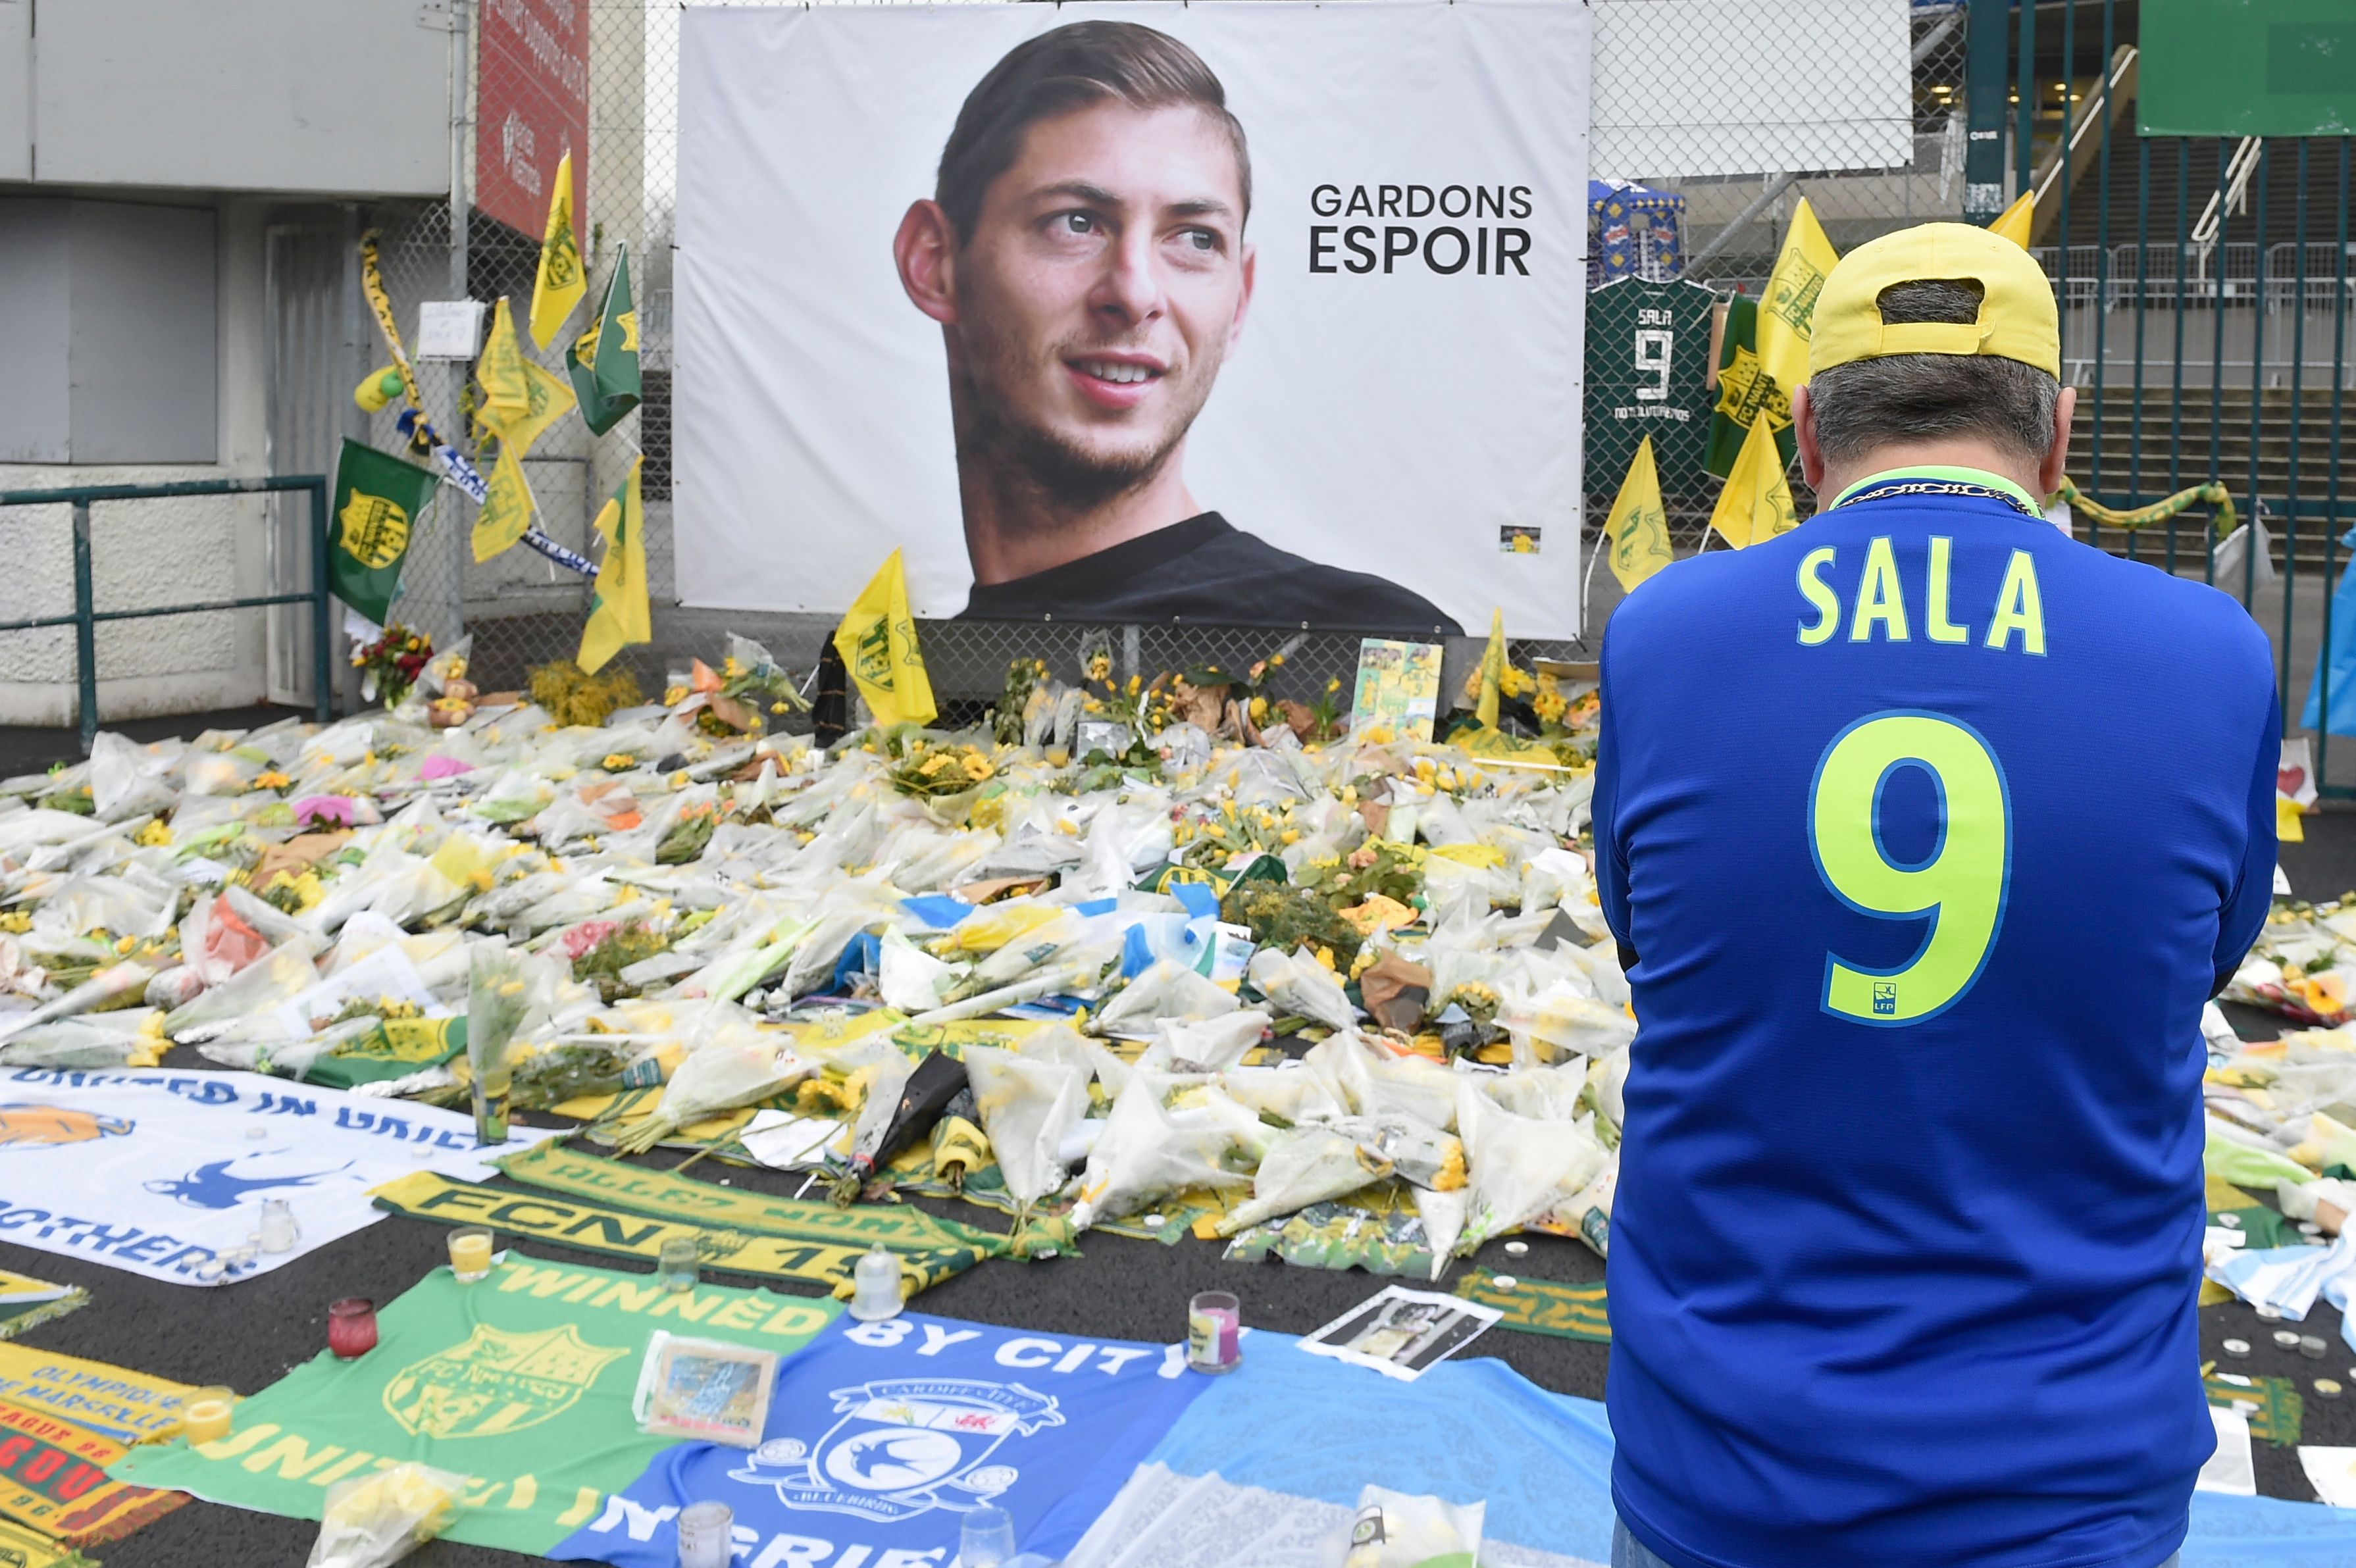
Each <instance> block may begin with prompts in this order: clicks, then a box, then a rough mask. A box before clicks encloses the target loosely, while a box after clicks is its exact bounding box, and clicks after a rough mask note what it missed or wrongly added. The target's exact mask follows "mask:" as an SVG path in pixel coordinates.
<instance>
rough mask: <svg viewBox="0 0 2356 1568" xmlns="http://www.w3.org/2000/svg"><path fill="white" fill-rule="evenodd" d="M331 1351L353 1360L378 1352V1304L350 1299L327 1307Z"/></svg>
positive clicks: (346, 1298) (328, 1347) (328, 1337)
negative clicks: (374, 1350) (372, 1351)
mask: <svg viewBox="0 0 2356 1568" xmlns="http://www.w3.org/2000/svg"><path fill="white" fill-rule="evenodd" d="M327 1349H330V1350H333V1351H334V1352H335V1353H336V1354H337V1356H338V1357H340V1358H341V1359H342V1360H347V1361H348V1360H355V1359H357V1358H359V1357H361V1356H365V1355H367V1354H368V1353H369V1351H370V1350H373V1349H376V1303H375V1302H373V1301H370V1300H369V1299H368V1297H366V1296H346V1297H344V1299H343V1300H341V1301H338V1302H336V1303H334V1304H333V1305H331V1306H329V1307H328V1308H327Z"/></svg>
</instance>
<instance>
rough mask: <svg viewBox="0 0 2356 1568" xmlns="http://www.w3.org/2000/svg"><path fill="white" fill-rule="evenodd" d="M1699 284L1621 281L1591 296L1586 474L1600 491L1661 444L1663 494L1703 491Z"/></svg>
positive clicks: (1706, 300)
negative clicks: (1641, 448)
mask: <svg viewBox="0 0 2356 1568" xmlns="http://www.w3.org/2000/svg"><path fill="white" fill-rule="evenodd" d="M1714 297H1715V296H1713V295H1712V294H1711V293H1710V292H1709V291H1708V289H1706V288H1704V287H1702V286H1701V285H1700V284H1699V283H1683V282H1679V283H1646V282H1644V280H1643V279H1641V278H1622V279H1621V280H1620V281H1619V282H1618V283H1606V284H1604V285H1603V286H1602V287H1601V288H1600V289H1597V290H1596V291H1595V292H1594V293H1590V294H1589V295H1588V296H1587V431H1586V453H1587V455H1586V468H1587V474H1588V477H1589V480H1590V488H1592V487H1593V486H1594V485H1595V484H1596V483H1597V482H1599V481H1600V482H1601V484H1604V485H1609V484H1612V483H1613V482H1614V480H1615V479H1616V477H1617V476H1618V475H1622V474H1625V473H1626V472H1627V471H1628V464H1629V462H1630V460H1631V459H1633V457H1634V456H1635V455H1636V443H1638V442H1640V441H1642V440H1644V437H1646V436H1648V435H1649V436H1651V437H1652V438H1653V456H1654V459H1655V466H1656V468H1657V470H1658V472H1659V474H1660V476H1661V488H1662V489H1663V490H1665V491H1669V492H1671V493H1676V492H1678V491H1689V490H1698V489H1701V488H1703V486H1702V485H1701V482H1700V481H1701V473H1702V454H1703V450H1704V448H1705V446H1706V444H1707V443H1708V439H1709V412H1710V398H1711V394H1710V391H1709V389H1708V385H1707V383H1708V379H1709V312H1710V306H1711V304H1712V303H1713V301H1714Z"/></svg>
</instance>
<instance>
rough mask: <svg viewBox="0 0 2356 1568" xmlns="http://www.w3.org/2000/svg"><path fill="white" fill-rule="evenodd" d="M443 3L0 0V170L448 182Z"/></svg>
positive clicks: (46, 174) (311, 186)
mask: <svg viewBox="0 0 2356 1568" xmlns="http://www.w3.org/2000/svg"><path fill="white" fill-rule="evenodd" d="M448 27H449V16H448V5H447V0H65V3H62V4H60V3H59V0H48V4H44V5H41V6H40V7H39V30H38V32H37V34H36V33H35V32H34V6H33V5H31V4H30V3H28V0H0V179H26V180H37V181H40V182H42V183H44V184H65V183H71V184H80V185H117V186H126V185H127V186H146V187H176V188H181V189H194V190H207V191H211V190H252V191H276V192H284V193H295V192H302V193H311V194H318V195H344V196H396V195H427V194H431V193H433V192H434V191H437V190H438V191H446V190H448V189H449V185H450V134H449V123H450V112H449V111H450V100H449V65H450V35H449V30H448Z"/></svg>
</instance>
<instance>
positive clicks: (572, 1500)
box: [0, 1194, 1199, 1568]
mask: <svg viewBox="0 0 2356 1568" xmlns="http://www.w3.org/2000/svg"><path fill="white" fill-rule="evenodd" d="M508 1196H515V1195H514V1194H509V1195H508ZM648 1224H650V1225H655V1226H657V1227H658V1228H659V1225H660V1222H659V1221H648ZM840 1314H841V1307H840V1306H838V1305H837V1304H836V1303H834V1302H832V1301H827V1300H822V1299H821V1300H809V1299H805V1298H802V1297H799V1296H776V1295H772V1294H771V1293H770V1292H768V1291H766V1290H743V1289H738V1288H736V1287H734V1286H731V1285H712V1284H709V1283H706V1282H701V1281H699V1282H698V1283H697V1284H696V1285H695V1286H694V1287H693V1288H692V1289H691V1290H688V1291H683V1292H677V1293H674V1292H669V1291H666V1290H664V1289H663V1288H662V1285H661V1284H660V1282H659V1281H658V1280H656V1279H654V1278H652V1277H651V1276H649V1275H644V1274H616V1273H609V1272H608V1271H606V1270H605V1269H598V1268H584V1267H578V1266H573V1265H565V1264H543V1263H541V1262H540V1261H539V1260H538V1259H525V1258H522V1257H520V1256H519V1255H517V1254H516V1253H509V1254H508V1261H507V1263H506V1264H504V1265H502V1266H500V1267H498V1268H496V1269H494V1270H493V1271H492V1272H491V1275H490V1277H489V1278H487V1279H485V1280H482V1281H480V1282H479V1283H477V1284H474V1285H461V1284H459V1283H458V1282H457V1281H456V1280H455V1279H453V1278H452V1277H451V1276H450V1271H449V1270H447V1269H444V1268H437V1269H435V1270H434V1271H433V1272H432V1273H430V1274H428V1275H426V1276H425V1277H424V1278H423V1279H422V1280H420V1281H418V1283H417V1284H416V1285H412V1286H411V1287H410V1288H409V1289H408V1290H406V1291H404V1292H402V1295H401V1297H400V1299H398V1300H396V1301H393V1302H392V1303H391V1304H390V1305H388V1306H386V1307H384V1308H383V1309H382V1310H381V1311H380V1313H379V1314H378V1315H377V1334H378V1342H377V1347H376V1349H373V1350H370V1351H369V1353H368V1354H367V1355H365V1356H362V1357H360V1358H359V1359H358V1360H350V1361H344V1360H337V1359H336V1358H335V1357H334V1356H333V1355H331V1354H329V1353H328V1352H327V1351H326V1350H322V1351H320V1352H319V1353H318V1354H317V1355H316V1356H314V1357H312V1358H311V1360H308V1361H306V1362H305V1363H304V1364H303V1365H301V1366H299V1367H296V1368H295V1370H294V1371H292V1372H290V1373H289V1374H288V1375H287V1376H285V1377H284V1378H282V1379H280V1380H279V1381H277V1382H275V1383H273V1384H272V1385H271V1386H270V1387H269V1388H267V1389H264V1390H262V1392H259V1393H256V1394H254V1395H252V1397H250V1398H248V1399H245V1400H243V1401H241V1403H239V1405H238V1407H237V1424H236V1426H235V1427H234V1428H232V1429H231V1431H230V1435H228V1436H226V1437H223V1438H221V1439H220V1440H219V1441H217V1442H212V1443H201V1444H196V1445H189V1444H187V1443H145V1444H141V1445H139V1446H137V1447H135V1448H133V1449H132V1450H131V1451H130V1452H129V1453H128V1454H125V1455H124V1456H123V1457H122V1458H120V1459H117V1460H116V1461H114V1465H113V1467H112V1468H115V1469H118V1470H119V1471H120V1472H121V1476H122V1478H126V1479H127V1478H128V1477H131V1476H133V1475H134V1474H135V1475H136V1476H137V1477H139V1478H138V1480H137V1482H136V1484H137V1485H139V1486H144V1487H155V1488H173V1489H177V1490H180V1491H187V1492H192V1493H194V1494H195V1495H196V1496H198V1497H200V1498H203V1499H207V1500H208V1501H211V1502H218V1503H227V1504H229V1505H230V1506H232V1507H235V1508H242V1509H255V1510H257V1511H259V1512H263V1513H274V1514H281V1515H284V1516H285V1517H287V1518H290V1519H316V1518H318V1517H319V1514H320V1511H321V1510H322V1509H324V1508H325V1507H326V1506H327V1497H328V1488H331V1487H333V1486H334V1485H335V1484H336V1483H337V1481H340V1480H343V1479H345V1478H347V1477H364V1476H370V1475H374V1474H375V1473H376V1471H377V1467H379V1466H380V1464H382V1463H384V1462H386V1461H388V1460H394V1459H414V1460H417V1461H419V1462H420V1463H422V1464H426V1465H433V1466H435V1467H440V1468H442V1469H446V1470H455V1471H458V1472H459V1473H461V1474H463V1475H465V1476H466V1477H469V1479H468V1481H467V1485H466V1506H465V1507H463V1508H461V1509H458V1510H457V1511H456V1512H455V1514H454V1515H453V1516H452V1518H451V1519H450V1521H449V1524H448V1528H447V1529H446V1530H445V1531H444V1534H445V1535H447V1536H448V1537H449V1538H450V1539H451V1540H453V1541H463V1542H466V1544H468V1545H471V1546H491V1547H498V1548H499V1549H500V1550H502V1551H507V1552H521V1553H523V1554H524V1555H525V1556H527V1557H543V1556H545V1555H546V1554H547V1553H548V1552H551V1551H552V1550H553V1549H554V1548H555V1547H556V1545H557V1544H558V1543H559V1542H560V1541H563V1540H564V1538H565V1537H566V1536H568V1535H570V1534H572V1533H573V1531H577V1530H581V1529H583V1528H584V1527H586V1526H590V1525H594V1524H595V1523H596V1522H597V1520H599V1519H600V1518H602V1517H604V1515H605V1512H606V1510H607V1509H608V1508H609V1507H610V1506H611V1504H610V1503H609V1499H610V1498H611V1496H612V1494H614V1493H616V1492H619V1491H621V1490H622V1489H623V1488H626V1487H627V1486H629V1485H630V1484H631V1483H632V1482H633V1481H635V1480H636V1479H637V1477H639V1476H640V1475H642V1474H643V1473H644V1472H645V1471H646V1469H647V1467H648V1466H649V1465H652V1464H656V1463H658V1462H659V1460H660V1459H661V1457H662V1456H663V1454H664V1453H665V1451H666V1450H669V1449H673V1448H674V1447H675V1446H676V1445H675V1444H674V1442H673V1440H672V1439H670V1438H669V1437H664V1436H659V1435H648V1434H645V1433H641V1432H640V1431H639V1430H638V1424H637V1418H636V1417H635V1416H633V1415H632V1414H631V1411H630V1407H631V1396H632V1394H633V1393H634V1392H636V1390H637V1381H638V1368H639V1365H640V1363H641V1362H643V1361H644V1360H645V1359H646V1353H647V1347H648V1342H649V1341H650V1340H651V1339H653V1337H654V1334H655V1332H656V1330H658V1329H668V1330H669V1331H670V1332H671V1333H673V1334H680V1333H685V1334H691V1335H693V1336H695V1337H696V1338H698V1339H720V1340H724V1341H726V1342H727V1343H729V1344H733V1345H744V1346H748V1347H751V1348H752V1349H761V1350H775V1351H776V1352H777V1353H778V1354H779V1355H781V1356H791V1355H792V1354H793V1353H794V1352H795V1351H797V1350H799V1349H802V1348H803V1347H804V1346H805V1345H807V1344H809V1342H810V1340H811V1339H813V1338H814V1337H816V1336H817V1335H818V1333H819V1331H820V1330H822V1329H824V1328H826V1327H827V1326H828V1325H829V1324H830V1323H832V1322H834V1321H835V1320H836V1318H837V1317H839V1316H840ZM1154 1381H1156V1382H1157V1383H1158V1382H1159V1381H1160V1380H1159V1379H1156V1380H1154ZM1198 1381H1199V1380H1198ZM688 1446H691V1447H700V1446H701V1445H688ZM727 1452H729V1453H730V1454H731V1456H732V1457H734V1458H744V1457H746V1456H744V1455H741V1454H737V1453H736V1452H735V1451H734V1450H728V1451H727ZM615 1511H616V1514H618V1513H619V1512H620V1511H621V1510H619V1509H616V1510H615ZM247 1560H248V1561H251V1562H254V1563H262V1562H272V1561H278V1559H275V1558H271V1557H267V1556H265V1555H263V1554H262V1553H259V1552H257V1553H254V1554H252V1555H251V1556H250V1557H249V1558H248V1559H247ZM6 1561H7V1559H6V1557H5V1554H0V1563H5V1562H6ZM789 1561H790V1560H789ZM738 1562H739V1563H740V1564H741V1563H743V1562H744V1559H743V1558H739V1559H738ZM871 1568H872V1565H871Z"/></svg>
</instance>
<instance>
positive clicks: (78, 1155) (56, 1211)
mask: <svg viewBox="0 0 2356 1568" xmlns="http://www.w3.org/2000/svg"><path fill="white" fill-rule="evenodd" d="M514 1136H515V1138H516V1140H517V1143H519V1144H521V1143H529V1142H531V1141H532V1140H534V1139H537V1138H541V1137H545V1136H548V1135H547V1134H546V1133H542V1132H533V1131H530V1130H528V1129H523V1128H519V1129H517V1130H516V1132H515V1135H514ZM508 1147H515V1145H509V1146H508ZM504 1152H506V1150H505V1149H504V1148H479V1147H477V1144H476V1142H475V1130H474V1122H473V1120H472V1118H470V1117H467V1116H463V1115H458V1114H457V1113H456V1112H454V1111H441V1110H435V1109H434V1108H432V1107H431V1106H425V1105H412V1104H407V1103H405V1102H398V1101H391V1100H384V1099H376V1098H371V1097H369V1096H368V1095H364V1094H348V1093H342V1092H340V1091H338V1090H334V1089H321V1088H315V1087H312V1086H310V1085H307V1084H302V1083H289V1082H287V1081H285V1080H284V1079H279V1078H269V1077H265V1076H263V1075H262V1074H260V1073H254V1072H81V1071H75V1070H70V1069H67V1070H59V1069H50V1068H23V1069H19V1070H16V1071H11V1072H0V1241H7V1242H14V1243H17V1244H18V1245H20V1246H27V1247H37V1248H39V1249H40V1250H41V1251H43V1252H45V1253H63V1254H65V1255H66V1256H68V1257H77V1258H87V1259H89V1260H90V1261H91V1262H92V1263H99V1264H106V1265H107V1266H108V1267H110V1268H119V1269H127V1270H129V1271H130V1272H131V1273H133V1274H144V1275H148V1276H149V1277H150V1278H153V1279H162V1280H169V1281H170V1282H172V1283H173V1284H175V1285H226V1284H230V1283H231V1282H233V1281H236V1280H241V1279H248V1278H251V1277H252V1276H253V1275H258V1274H265V1273H267V1272H269V1271H270V1270H272V1269H274V1268H276V1267H278V1266H279V1265H280V1264H284V1263H290V1262H292V1261H293V1260H295V1258H297V1257H300V1256H302V1255H303V1253H306V1252H308V1251H310V1250H311V1249H312V1248H314V1247H317V1246H320V1245H322V1244H324V1243H328V1242H332V1241H334V1240H336V1239H337V1237H339V1236H347V1235H349V1234H350V1233H351V1232H354V1231H357V1230H359V1228H360V1227H361V1226H363V1225H369V1224H372V1223H374V1222H375V1221H378V1220H380V1219H382V1218H383V1217H384V1213H383V1211H381V1210H379V1209H376V1208H374V1207H372V1206H371V1205H370V1204H369V1197H368V1194H369V1189H370V1188H372V1187H376V1186H378V1185H380V1183H383V1182H387V1181H391V1180H392V1179H394V1178H395V1177H400V1176H406V1175H408V1174H409V1173H410V1172H412V1171H415V1170H437V1171H440V1172H442V1173H443V1174H444V1175H445V1176H454V1177H459V1178H466V1179H481V1178H484V1177H487V1176H489V1175H492V1174H494V1173H493V1171H492V1169H491V1167H490V1164H489V1159H488V1157H491V1156H496V1155H498V1154H501V1153H504ZM272 1198H283V1199H284V1200H286V1202H287V1204H288V1206H289V1207H290V1208H291V1209H292V1210H293V1211H294V1216H295V1226H296V1229H297V1230H298V1232H300V1239H299V1240H297V1241H296V1242H295V1245H294V1247H293V1248H292V1250H290V1251H286V1252H276V1253H272V1252H262V1251H261V1250H260V1249H259V1248H258V1247H257V1246H255V1245H254V1237H255V1235H256V1233H257V1232H259V1231H260V1229H261V1222H262V1202H263V1200H266V1199H272Z"/></svg>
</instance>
